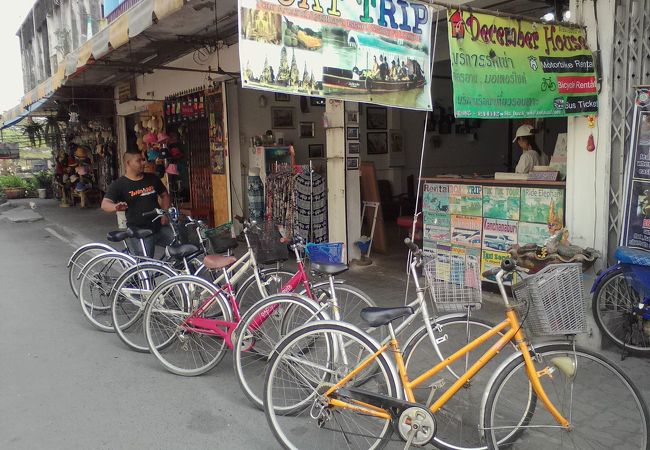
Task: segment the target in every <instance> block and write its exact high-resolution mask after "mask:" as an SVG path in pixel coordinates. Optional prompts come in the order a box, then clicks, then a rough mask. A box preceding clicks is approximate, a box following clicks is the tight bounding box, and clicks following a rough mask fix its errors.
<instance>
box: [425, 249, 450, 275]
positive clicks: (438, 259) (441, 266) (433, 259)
mask: <svg viewBox="0 0 650 450" xmlns="http://www.w3.org/2000/svg"><path fill="white" fill-rule="evenodd" d="M423 253H424V254H425V255H426V256H428V257H429V258H430V259H429V262H428V263H427V265H426V268H425V271H426V276H427V283H430V282H431V280H432V279H433V280H437V281H449V270H450V266H449V262H450V258H451V245H449V244H448V243H447V244H442V243H438V244H436V245H434V246H432V247H425V251H424V252H423Z"/></svg>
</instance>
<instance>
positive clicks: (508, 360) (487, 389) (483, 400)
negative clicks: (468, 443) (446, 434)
mask: <svg viewBox="0 0 650 450" xmlns="http://www.w3.org/2000/svg"><path fill="white" fill-rule="evenodd" d="M551 345H567V346H568V345H570V343H568V342H567V341H549V342H542V343H540V344H529V347H532V348H533V349H543V348H544V347H548V346H551ZM520 356H521V350H517V351H516V352H515V353H513V354H512V355H510V356H509V357H508V358H506V359H505V360H504V361H503V362H502V363H501V364H500V365H499V367H497V368H496V369H495V370H494V372H493V373H492V376H491V377H490V379H489V380H488V382H487V384H486V385H485V391H483V397H482V398H481V408H480V409H479V422H478V423H479V425H480V427H481V428H480V429H479V431H480V434H481V438H485V435H484V433H485V430H483V429H482V426H483V419H484V418H485V414H484V413H485V405H486V403H487V398H488V395H489V393H490V391H491V390H492V385H493V384H494V382H495V381H496V378H497V377H498V376H499V375H500V374H501V372H502V371H503V370H504V369H505V368H506V367H507V366H508V364H510V363H511V362H512V361H514V360H515V359H517V358H519V357H520Z"/></svg>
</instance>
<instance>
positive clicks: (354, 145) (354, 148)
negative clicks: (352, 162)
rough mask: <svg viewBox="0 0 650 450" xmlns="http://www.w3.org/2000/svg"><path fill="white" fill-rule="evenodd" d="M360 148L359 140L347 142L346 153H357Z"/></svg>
mask: <svg viewBox="0 0 650 450" xmlns="http://www.w3.org/2000/svg"><path fill="white" fill-rule="evenodd" d="M360 150H361V143H360V142H348V155H358V154H359V153H360Z"/></svg>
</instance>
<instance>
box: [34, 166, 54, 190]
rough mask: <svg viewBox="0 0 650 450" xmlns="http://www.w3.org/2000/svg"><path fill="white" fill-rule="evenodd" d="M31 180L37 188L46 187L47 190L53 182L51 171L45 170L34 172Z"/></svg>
mask: <svg viewBox="0 0 650 450" xmlns="http://www.w3.org/2000/svg"><path fill="white" fill-rule="evenodd" d="M33 180H34V182H35V183H36V188H37V189H47V190H51V189H52V184H53V182H54V180H53V178H52V172H50V171H47V170H43V171H41V172H36V173H35V174H34V178H33Z"/></svg>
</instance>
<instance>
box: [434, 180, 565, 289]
mask: <svg viewBox="0 0 650 450" xmlns="http://www.w3.org/2000/svg"><path fill="white" fill-rule="evenodd" d="M422 182H423V194H422V211H423V222H424V229H423V248H424V252H425V254H427V255H429V256H431V257H433V256H435V257H436V259H437V261H438V262H441V261H442V262H443V263H445V262H448V261H452V262H453V260H454V258H470V259H471V260H474V261H477V262H478V261H480V268H481V269H480V270H481V271H482V272H483V271H485V270H488V269H491V268H493V267H498V266H499V264H500V263H501V261H502V260H503V259H505V258H506V257H507V256H508V253H507V249H508V248H509V247H510V246H512V245H515V244H518V245H525V244H538V245H543V244H544V242H545V241H546V240H547V239H548V238H549V237H550V235H551V231H550V230H553V229H556V228H558V227H561V226H562V225H563V224H564V205H565V183H564V182H562V181H530V180H495V179H493V178H452V177H435V178H422ZM488 281H491V280H488Z"/></svg>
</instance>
